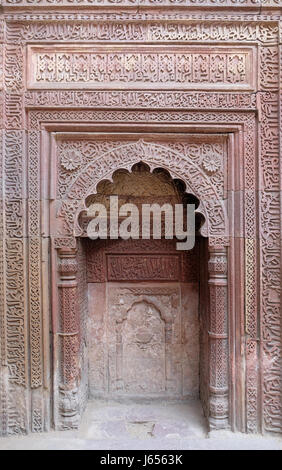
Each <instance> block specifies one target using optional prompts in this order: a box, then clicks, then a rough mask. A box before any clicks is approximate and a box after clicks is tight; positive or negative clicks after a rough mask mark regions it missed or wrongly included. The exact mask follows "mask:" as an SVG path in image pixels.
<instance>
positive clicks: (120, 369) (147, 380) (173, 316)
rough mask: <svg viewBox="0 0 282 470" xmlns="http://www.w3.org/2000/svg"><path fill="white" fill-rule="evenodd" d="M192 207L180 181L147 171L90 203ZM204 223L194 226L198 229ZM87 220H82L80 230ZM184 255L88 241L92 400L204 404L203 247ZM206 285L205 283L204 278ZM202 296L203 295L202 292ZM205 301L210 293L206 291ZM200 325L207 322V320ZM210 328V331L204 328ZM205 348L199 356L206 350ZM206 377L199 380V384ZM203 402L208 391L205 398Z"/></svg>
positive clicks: (106, 185) (122, 174) (163, 242)
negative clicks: (198, 401)
mask: <svg viewBox="0 0 282 470" xmlns="http://www.w3.org/2000/svg"><path fill="white" fill-rule="evenodd" d="M111 195H117V196H118V197H119V205H122V204H124V203H134V204H136V205H137V207H141V204H143V203H149V204H152V203H159V204H160V205H161V204H164V203H170V204H172V205H174V204H176V203H181V202H182V203H184V204H187V203H194V204H195V205H196V207H197V205H198V204H199V202H198V200H197V199H196V198H195V197H194V196H192V195H190V194H187V193H186V192H185V185H184V183H183V182H182V181H181V180H173V179H172V178H171V177H170V175H169V173H168V172H166V171H165V170H162V169H156V170H154V171H153V172H150V171H149V168H148V167H147V166H146V165H144V164H143V163H140V164H137V165H135V166H134V167H133V168H132V172H128V171H126V170H119V171H117V172H115V173H114V175H113V181H102V182H101V183H100V184H99V185H98V187H97V194H95V195H93V196H90V197H89V198H88V199H87V201H86V203H87V206H88V207H90V206H91V205H92V204H94V203H96V202H99V203H103V204H105V205H106V206H107V207H109V205H108V204H109V197H110V196H111ZM201 222H202V221H201V220H200V219H197V220H196V226H197V229H198V228H199V226H200V225H201ZM86 223H87V219H86V218H85V219H83V218H82V220H81V225H82V226H83V225H84V224H86ZM204 245H205V244H204V242H203V239H201V237H198V236H197V237H196V243H195V247H194V248H193V250H189V251H179V250H177V249H176V239H172V240H167V239H165V238H164V237H163V236H162V237H161V239H159V240H153V239H150V240H142V239H139V240H132V239H129V240H121V239H118V240H109V239H108V240H90V239H88V238H84V239H82V246H83V250H84V253H85V255H86V256H85V260H86V279H87V296H88V318H87V320H86V344H87V361H88V385H89V397H90V399H91V398H92V399H93V398H96V397H105V396H106V397H109V398H115V397H118V398H121V397H123V398H125V399H126V397H130V398H149V397H162V398H166V397H167V398H170V399H171V398H172V399H184V398H188V397H193V398H196V397H198V396H199V391H200V382H201V383H202V386H201V387H202V388H203V384H205V382H206V379H205V377H204V374H205V370H206V366H203V367H200V361H201V362H204V360H205V342H206V341H205V334H204V333H203V332H202V331H200V330H201V327H200V323H201V321H200V310H202V311H203V312H202V317H203V319H204V316H205V305H206V302H203V301H200V297H199V296H200V277H201V275H200V271H201V270H200V268H201V266H200V264H201V259H202V260H203V262H204V254H203V253H205V246H204ZM203 277H204V276H203ZM201 289H202V288H201ZM203 295H204V296H205V292H204V291H203ZM203 319H202V320H203ZM205 326H206V325H205ZM200 343H201V345H202V346H201V348H200ZM200 369H202V371H201V376H202V377H201V378H200ZM201 395H202V398H203V399H204V397H205V391H204V390H202V391H201Z"/></svg>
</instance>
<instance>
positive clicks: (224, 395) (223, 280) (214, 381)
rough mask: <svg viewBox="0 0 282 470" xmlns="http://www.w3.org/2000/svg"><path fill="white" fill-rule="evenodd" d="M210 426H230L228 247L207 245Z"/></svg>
mask: <svg viewBox="0 0 282 470" xmlns="http://www.w3.org/2000/svg"><path fill="white" fill-rule="evenodd" d="M209 254H210V259H209V262H208V272H209V281H208V284H209V300H210V320H209V349H210V397H209V424H210V429H224V428H228V427H229V419H228V418H229V399H228V331H227V328H228V325H227V318H228V316H227V248H226V247H224V246H222V247H218V246H209Z"/></svg>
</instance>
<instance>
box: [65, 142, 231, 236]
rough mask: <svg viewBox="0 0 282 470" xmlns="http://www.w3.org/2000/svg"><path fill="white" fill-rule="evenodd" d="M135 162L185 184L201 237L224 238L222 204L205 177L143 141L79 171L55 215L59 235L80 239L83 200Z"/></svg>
mask: <svg viewBox="0 0 282 470" xmlns="http://www.w3.org/2000/svg"><path fill="white" fill-rule="evenodd" d="M139 162H143V163H145V164H146V165H148V167H149V168H150V171H153V170H154V169H155V168H163V169H165V170H167V171H168V172H169V174H170V176H171V178H173V179H175V178H177V179H181V180H182V181H183V182H184V183H185V185H186V192H188V193H191V194H193V195H194V196H196V197H197V198H198V200H199V201H200V204H199V206H198V208H197V210H196V212H197V213H200V214H202V215H203V216H204V220H205V223H204V224H203V226H202V227H201V234H202V235H203V236H205V237H210V236H211V237H227V236H228V221H227V213H226V208H225V204H224V200H222V198H221V197H220V194H219V193H218V188H216V187H215V186H214V185H213V183H212V181H211V179H210V178H209V176H208V175H207V174H205V172H204V171H203V170H202V169H201V168H200V167H199V165H197V164H196V163H195V162H194V161H192V159H190V158H189V156H187V155H185V156H184V155H183V154H181V153H180V152H178V151H176V150H174V149H171V148H170V147H167V146H165V145H161V144H155V143H152V142H146V141H144V140H139V141H136V142H132V143H130V144H128V143H127V144H124V145H121V146H120V147H118V148H114V149H112V150H109V151H107V152H105V153H103V154H102V155H100V156H98V157H96V158H93V161H91V162H90V163H89V164H88V165H86V166H85V167H84V168H82V169H81V171H80V173H79V174H78V176H77V177H76V179H75V180H74V181H73V182H72V184H71V185H70V187H69V188H68V190H67V192H66V195H65V198H64V200H63V201H62V203H61V205H60V207H59V210H58V213H57V215H58V217H60V218H62V219H63V223H62V224H61V227H62V228H61V233H60V235H63V236H75V237H78V236H80V235H81V234H82V229H81V227H80V226H79V223H78V217H79V214H80V213H81V212H82V211H85V210H86V203H85V201H86V199H87V198H88V197H89V196H91V195H93V194H96V192H97V185H98V183H99V182H101V181H102V180H105V179H107V180H110V181H113V180H112V176H113V174H114V173H115V171H117V170H120V169H125V170H127V171H129V172H130V171H131V169H132V167H133V166H134V165H135V164H137V163H139ZM222 188H223V181H222ZM222 192H223V191H222Z"/></svg>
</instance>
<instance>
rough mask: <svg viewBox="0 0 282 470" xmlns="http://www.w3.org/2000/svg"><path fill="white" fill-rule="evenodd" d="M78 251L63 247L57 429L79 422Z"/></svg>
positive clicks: (71, 426) (60, 262) (60, 287)
mask: <svg viewBox="0 0 282 470" xmlns="http://www.w3.org/2000/svg"><path fill="white" fill-rule="evenodd" d="M76 253H77V250H76V249H74V248H60V249H59V250H58V254H59V264H58V270H59V273H60V281H59V285H58V287H59V309H60V310H59V321H58V347H59V352H58V356H59V365H58V367H59V371H58V373H59V380H58V381H59V384H58V385H59V393H58V395H59V396H58V409H57V421H58V422H57V423H56V427H57V428H59V429H73V428H77V426H78V423H79V411H80V410H79V396H78V389H79V364H80V360H79V351H80V348H79V336H80V334H79V308H78V281H77V271H78V266H77V259H76Z"/></svg>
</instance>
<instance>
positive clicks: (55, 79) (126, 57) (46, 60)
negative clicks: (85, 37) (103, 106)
mask: <svg viewBox="0 0 282 470" xmlns="http://www.w3.org/2000/svg"><path fill="white" fill-rule="evenodd" d="M28 54H29V57H28V63H29V67H28V72H29V77H28V88H39V87H40V88H42V87H45V88H60V87H61V86H62V85H63V87H64V88H77V87H79V88H80V87H82V86H83V88H85V87H86V88H87V87H90V88H105V87H106V88H124V87H126V88H132V89H136V88H140V87H141V88H146V87H148V86H149V88H150V89H154V88H158V87H160V86H161V87H162V88H173V89H175V88H197V87H199V88H201V89H202V88H207V87H211V86H212V87H213V88H217V89H221V88H234V86H236V87H237V88H241V89H250V88H253V86H254V83H253V76H252V67H253V50H252V49H251V48H240V50H238V49H236V48H225V47H221V48H218V47H216V48H213V50H212V51H207V50H206V49H204V48H200V47H198V46H191V45H190V46H189V47H187V46H185V47H184V46H175V47H172V46H170V48H169V49H168V48H167V47H165V48H164V47H161V46H154V47H151V46H146V47H141V48H136V47H129V46H127V47H126V48H125V47H117V46H115V47H111V48H108V47H107V48H105V47H103V46H95V47H91V48H89V47H87V46H86V47H77V46H71V47H69V46H56V48H55V49H54V48H53V47H52V48H50V47H42V46H30V47H29V49H28Z"/></svg>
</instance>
